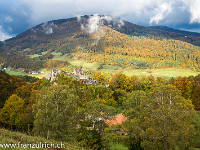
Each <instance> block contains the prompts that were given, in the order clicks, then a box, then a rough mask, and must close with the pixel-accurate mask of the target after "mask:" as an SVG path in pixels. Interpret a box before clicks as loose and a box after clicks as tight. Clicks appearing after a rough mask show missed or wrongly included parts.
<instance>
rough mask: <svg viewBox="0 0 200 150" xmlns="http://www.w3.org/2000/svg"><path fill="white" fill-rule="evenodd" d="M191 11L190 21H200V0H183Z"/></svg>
mask: <svg viewBox="0 0 200 150" xmlns="http://www.w3.org/2000/svg"><path fill="white" fill-rule="evenodd" d="M183 1H184V3H185V6H186V7H188V10H189V12H190V23H200V0H183Z"/></svg>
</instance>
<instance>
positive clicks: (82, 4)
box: [0, 0, 200, 41]
mask: <svg viewBox="0 0 200 150" xmlns="http://www.w3.org/2000/svg"><path fill="white" fill-rule="evenodd" d="M93 14H99V15H111V16H114V17H121V18H122V19H124V20H126V21H130V22H132V23H135V24H139V25H143V26H153V25H167V26H170V27H173V28H177V29H185V30H189V31H194V32H200V0H0V41H2V40H5V39H7V38H9V37H12V36H15V35H17V34H19V33H21V32H24V31H25V30H27V29H29V28H31V27H33V26H34V25H37V24H40V23H43V22H47V21H50V20H56V19H64V18H70V17H76V16H80V15H93Z"/></svg>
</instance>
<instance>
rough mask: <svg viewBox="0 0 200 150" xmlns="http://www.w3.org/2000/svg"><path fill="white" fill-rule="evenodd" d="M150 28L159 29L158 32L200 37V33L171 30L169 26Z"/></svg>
mask: <svg viewBox="0 0 200 150" xmlns="http://www.w3.org/2000/svg"><path fill="white" fill-rule="evenodd" d="M149 28H152V29H158V30H162V31H167V32H174V33H180V34H183V35H185V36H197V37H200V33H197V32H189V31H184V30H178V29H173V28H170V27H168V26H152V27H149Z"/></svg>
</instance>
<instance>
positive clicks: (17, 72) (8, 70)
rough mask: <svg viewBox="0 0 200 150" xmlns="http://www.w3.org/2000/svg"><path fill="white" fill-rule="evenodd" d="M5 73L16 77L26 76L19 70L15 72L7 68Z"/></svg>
mask: <svg viewBox="0 0 200 150" xmlns="http://www.w3.org/2000/svg"><path fill="white" fill-rule="evenodd" d="M5 71H6V73H8V74H10V75H16V76H20V75H24V73H22V72H20V71H17V70H13V69H12V68H7V69H6V70H5Z"/></svg>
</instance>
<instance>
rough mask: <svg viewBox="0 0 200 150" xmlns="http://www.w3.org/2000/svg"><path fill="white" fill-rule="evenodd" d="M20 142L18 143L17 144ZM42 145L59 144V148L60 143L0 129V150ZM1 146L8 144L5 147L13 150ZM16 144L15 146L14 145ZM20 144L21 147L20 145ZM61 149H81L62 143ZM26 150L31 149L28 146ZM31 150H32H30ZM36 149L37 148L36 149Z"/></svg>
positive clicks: (75, 145)
mask: <svg viewBox="0 0 200 150" xmlns="http://www.w3.org/2000/svg"><path fill="white" fill-rule="evenodd" d="M19 142H20V143H19ZM40 142H41V143H43V144H45V142H46V143H48V144H51V143H53V144H54V145H57V144H59V146H61V142H59V141H50V140H46V139H45V138H42V137H37V136H29V135H26V134H22V133H20V132H13V131H9V130H5V129H0V149H2V150H4V149H18V150H20V149H24V147H23V146H28V145H26V144H40ZM18 143H19V147H20V148H18ZM3 144H10V145H7V146H11V144H12V146H13V148H11V147H10V148H8V147H7V148H5V147H4V146H5V145H3ZM15 144H16V145H15ZM20 144H22V145H20ZM63 144H64V145H63V147H65V148H63V149H65V150H81V149H83V148H80V147H79V146H77V144H69V143H65V142H64V143H63ZM14 146H16V147H17V148H14ZM26 149H28V150H29V149H31V148H30V146H29V148H26ZM32 149H33V148H32ZM37 149H38V148H37ZM39 149H40V150H42V149H41V148H39ZM43 149H45V148H43Z"/></svg>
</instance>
